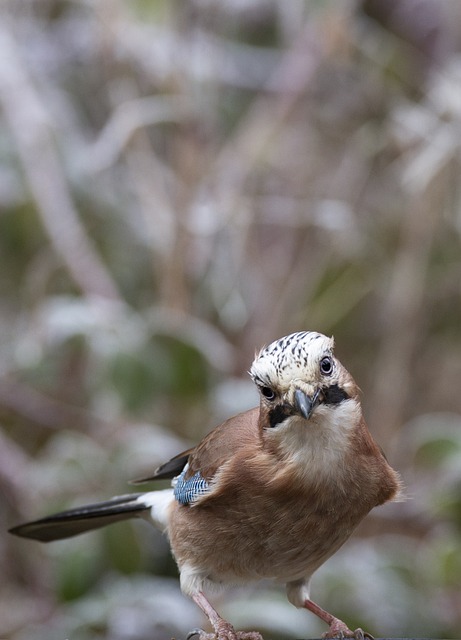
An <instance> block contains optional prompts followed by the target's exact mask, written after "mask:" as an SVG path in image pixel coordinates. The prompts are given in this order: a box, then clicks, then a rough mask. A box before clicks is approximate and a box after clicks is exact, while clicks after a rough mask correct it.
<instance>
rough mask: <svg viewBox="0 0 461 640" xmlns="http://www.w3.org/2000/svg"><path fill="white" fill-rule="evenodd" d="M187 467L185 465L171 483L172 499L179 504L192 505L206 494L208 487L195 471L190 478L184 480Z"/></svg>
mask: <svg viewBox="0 0 461 640" xmlns="http://www.w3.org/2000/svg"><path fill="white" fill-rule="evenodd" d="M188 469H189V465H188V464H186V466H185V467H184V470H183V472H182V473H181V475H179V476H178V477H177V478H175V479H174V481H173V490H174V497H175V499H176V500H177V501H178V502H179V504H184V505H188V504H193V503H194V502H195V501H196V500H198V498H200V497H201V496H203V495H205V494H206V493H208V491H209V488H210V485H209V484H208V482H207V481H206V480H205V478H203V477H202V475H201V474H200V471H197V473H195V474H194V475H193V476H191V477H190V478H186V475H187V471H188Z"/></svg>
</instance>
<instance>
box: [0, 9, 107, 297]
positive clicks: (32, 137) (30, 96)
mask: <svg viewBox="0 0 461 640" xmlns="http://www.w3.org/2000/svg"><path fill="white" fill-rule="evenodd" d="M5 22H6V21H2V23H1V24H0V104H1V106H2V107H3V112H4V116H5V120H6V123H7V125H8V126H9V129H10V132H11V135H12V136H13V138H14V140H15V142H16V145H17V150H18V155H19V157H20V159H21V162H22V165H23V168H24V173H25V177H26V180H27V182H28V185H29V188H30V191H31V193H32V196H33V198H34V201H35V204H36V207H37V211H38V213H39V215H40V217H41V221H42V223H43V226H44V228H45V230H46V232H47V234H48V236H49V238H50V240H51V242H52V244H53V247H54V249H55V251H56V252H57V253H58V254H59V256H60V257H61V259H62V261H63V263H64V265H65V266H66V267H67V269H68V271H69V273H70V275H71V277H72V278H73V280H74V281H75V283H76V284H77V285H78V286H79V287H80V289H81V290H82V291H83V292H84V293H85V294H87V295H99V296H103V297H106V298H114V299H118V298H119V294H118V291H117V287H116V286H115V283H114V282H113V280H112V277H111V275H110V274H109V272H108V270H107V269H106V267H105V266H104V265H103V263H102V262H101V260H100V259H99V256H98V255H97V253H96V251H95V249H94V247H93V246H92V244H91V242H90V240H89V238H88V236H87V234H86V232H85V229H84V228H83V225H82V224H81V222H80V219H79V217H78V213H77V211H76V209H75V206H74V204H73V202H72V197H71V194H70V192H69V189H68V186H67V184H66V178H65V175H64V172H63V170H62V166H61V161H60V159H59V156H58V153H57V150H56V148H55V144H54V141H53V136H52V131H51V128H50V126H49V123H48V116H47V113H46V108H45V106H44V105H43V103H42V101H41V98H40V95H39V93H38V91H37V90H36V89H35V87H34V86H33V84H32V82H31V79H30V78H29V77H28V74H27V71H26V69H25V68H24V65H23V63H22V60H21V56H20V52H19V50H18V47H17V45H16V42H15V40H14V38H13V36H12V35H11V33H10V32H9V30H8V24H7V23H5Z"/></svg>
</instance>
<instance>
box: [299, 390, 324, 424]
mask: <svg viewBox="0 0 461 640" xmlns="http://www.w3.org/2000/svg"><path fill="white" fill-rule="evenodd" d="M319 395H320V389H318V390H317V391H316V392H315V393H314V395H313V396H312V398H310V397H309V396H308V395H307V394H306V393H304V391H301V389H296V391H295V408H296V410H297V411H298V413H300V414H301V415H302V416H303V418H306V420H309V418H310V417H311V415H312V412H313V411H314V409H315V407H316V406H317V405H318V404H319Z"/></svg>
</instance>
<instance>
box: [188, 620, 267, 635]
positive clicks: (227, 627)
mask: <svg viewBox="0 0 461 640" xmlns="http://www.w3.org/2000/svg"><path fill="white" fill-rule="evenodd" d="M197 638H198V640H263V637H262V635H261V634H260V633H259V632H258V631H236V630H235V629H234V627H233V626H232V625H231V624H230V623H229V622H226V621H225V620H222V622H221V621H220V622H219V623H218V625H217V629H216V633H207V632H206V631H203V629H192V631H189V633H188V634H187V638H186V640H194V639H197Z"/></svg>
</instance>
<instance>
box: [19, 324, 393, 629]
mask: <svg viewBox="0 0 461 640" xmlns="http://www.w3.org/2000/svg"><path fill="white" fill-rule="evenodd" d="M250 374H251V376H252V378H253V380H254V382H255V384H256V386H257V387H258V390H259V392H260V398H261V400H260V406H259V407H258V408H255V409H251V410H250V411H246V412H245V413H241V414H239V415H237V416H235V417H234V418H231V419H229V420H226V421H225V422H224V423H223V424H221V425H220V426H218V427H216V428H215V429H214V430H213V431H212V432H211V433H210V434H209V435H208V436H206V437H205V438H204V439H203V440H202V442H201V443H200V444H198V445H197V446H196V447H194V448H192V449H190V450H188V451H185V452H183V453H181V454H179V455H178V456H176V458H173V459H172V460H170V461H169V462H167V463H166V464H165V465H162V466H161V467H160V468H159V469H158V470H157V472H156V473H155V474H154V476H152V479H155V478H165V477H172V478H174V480H173V490H166V491H155V492H149V493H146V494H139V495H136V496H135V497H134V498H133V496H131V497H130V498H129V499H128V497H127V500H126V501H124V500H123V499H122V500H120V499H118V500H116V501H112V502H109V503H103V504H101V505H93V506H92V507H91V508H88V509H87V508H83V509H80V510H72V511H71V512H65V513H64V514H57V515H56V516H51V517H48V518H45V519H43V520H41V521H37V522H34V523H29V524H26V525H22V526H20V527H16V528H15V529H14V530H13V533H16V534H18V535H22V536H25V537H34V538H36V539H40V540H45V541H46V540H51V539H57V538H59V537H67V536H69V535H73V533H80V532H81V531H82V530H83V529H84V524H82V522H84V521H85V517H86V518H87V520H88V526H87V528H95V526H102V525H103V524H104V510H105V512H106V513H107V521H108V522H110V521H114V520H117V519H123V518H125V517H130V516H139V515H141V516H143V517H146V518H148V519H150V520H151V521H152V520H153V521H154V523H155V524H156V525H157V526H159V527H161V528H163V529H164V530H165V531H166V532H167V534H168V536H169V539H170V543H171V548H172V551H173V554H174V556H175V559H176V561H177V564H178V567H179V570H180V578H181V588H182V590H183V591H184V592H185V593H186V594H187V595H189V596H190V597H191V598H192V599H193V600H194V601H195V602H196V603H197V604H198V605H199V606H200V608H201V609H202V610H203V611H204V613H205V614H206V615H207V616H208V618H209V620H210V622H211V624H212V626H213V628H214V632H215V635H216V636H217V638H218V640H236V638H245V637H248V638H249V639H251V640H255V639H256V638H259V637H260V636H259V634H257V633H256V632H251V633H249V634H242V633H240V632H239V633H237V632H236V631H235V630H234V629H233V627H232V626H231V625H230V624H229V623H228V622H226V621H225V620H223V619H222V618H221V617H220V616H219V615H218V613H217V612H216V611H215V610H214V609H213V607H212V606H211V604H210V603H209V601H208V599H207V596H206V595H205V594H206V592H207V591H213V589H216V588H219V587H220V586H222V585H225V584H240V583H246V582H251V581H256V580H259V579H262V578H265V579H267V578H269V579H274V580H276V581H277V582H282V583H285V584H286V587H287V595H288V598H289V600H290V601H291V602H292V603H293V604H294V605H295V606H298V607H305V608H307V609H309V610H310V611H312V612H313V613H315V614H316V615H318V616H319V617H320V618H322V620H324V621H325V622H326V623H327V624H328V625H329V631H328V633H327V634H326V635H327V636H328V637H355V638H360V637H363V635H364V634H363V632H362V631H361V630H357V631H355V632H353V631H351V630H350V629H349V628H348V627H347V626H346V625H345V624H344V623H343V622H342V621H340V620H338V619H337V618H335V617H334V616H332V615H331V614H329V613H327V612H326V611H324V610H323V609H321V608H320V607H319V606H318V605H316V604H315V603H313V602H312V601H311V600H310V599H309V581H310V578H311V576H312V574H313V573H314V571H315V570H316V569H318V567H319V566H320V565H321V564H322V563H323V562H325V560H326V559H327V558H329V557H330V556H331V555H332V554H333V553H334V552H335V551H337V549H338V548H339V547H340V546H341V545H342V544H343V543H344V542H345V541H346V540H347V539H348V538H349V536H350V535H351V533H352V532H353V531H354V529H355V528H356V527H357V525H358V524H359V523H360V521H361V520H362V519H363V518H364V517H365V516H366V515H367V513H368V512H369V511H370V510H371V509H373V508H374V507H375V506H378V505H380V504H383V503H384V502H386V501H388V500H392V499H395V498H396V497H397V496H398V494H399V491H400V480H399V477H398V475H397V473H396V472H395V471H394V470H393V469H392V468H391V467H390V466H389V464H388V462H387V460H386V458H385V456H384V454H383V453H382V451H381V449H380V448H379V446H378V445H377V444H376V443H375V442H374V440H373V438H372V436H371V435H370V432H369V431H368V428H367V426H366V423H365V421H364V419H363V416H362V411H361V406H360V401H359V390H358V387H357V385H356V383H355V382H354V380H353V378H352V376H351V375H350V374H349V373H348V372H347V370H346V369H345V368H344V367H343V366H342V365H341V364H340V362H339V361H338V360H337V359H336V358H335V357H334V355H333V341H332V339H330V338H326V337H325V336H323V335H322V334H318V333H313V332H300V333H296V334H292V335H290V336H287V337H285V338H282V339H280V340H278V341H276V342H274V343H272V344H271V345H269V346H268V347H266V348H265V349H263V350H262V351H261V352H260V353H259V354H258V355H257V356H256V358H255V360H254V362H253V365H252V368H251V372H250ZM85 509H86V511H85ZM95 523H96V524H95ZM201 633H202V635H203V637H206V634H204V633H203V632H201Z"/></svg>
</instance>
